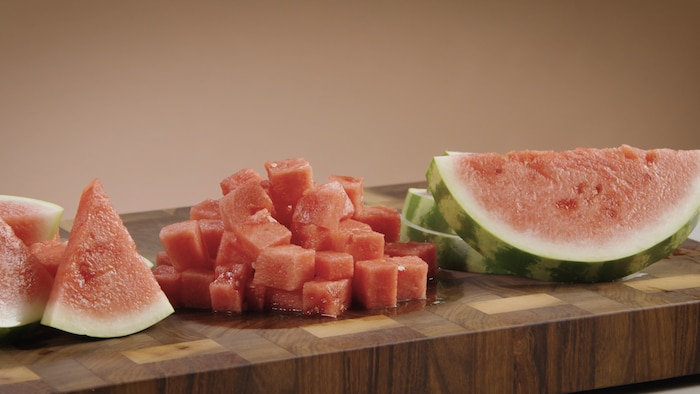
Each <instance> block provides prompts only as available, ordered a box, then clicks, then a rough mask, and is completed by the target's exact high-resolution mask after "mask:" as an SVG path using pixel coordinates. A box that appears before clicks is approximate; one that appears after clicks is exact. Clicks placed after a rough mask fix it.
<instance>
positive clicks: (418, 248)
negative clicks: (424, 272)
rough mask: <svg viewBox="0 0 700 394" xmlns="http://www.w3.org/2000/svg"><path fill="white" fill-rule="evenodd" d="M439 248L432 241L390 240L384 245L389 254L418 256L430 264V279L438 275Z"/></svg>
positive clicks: (385, 252) (385, 251)
mask: <svg viewBox="0 0 700 394" xmlns="http://www.w3.org/2000/svg"><path fill="white" fill-rule="evenodd" d="M436 253H437V248H436V246H435V244H434V243H432V242H414V241H408V242H390V243H387V244H386V245H384V254H386V255H387V256H418V257H420V258H421V259H422V260H423V261H425V262H426V263H427V264H428V279H434V278H435V277H437V272H438V266H437V255H436Z"/></svg>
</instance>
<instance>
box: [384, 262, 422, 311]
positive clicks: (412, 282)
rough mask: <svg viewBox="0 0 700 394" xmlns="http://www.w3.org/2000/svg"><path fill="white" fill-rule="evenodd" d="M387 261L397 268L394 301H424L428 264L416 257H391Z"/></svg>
mask: <svg viewBox="0 0 700 394" xmlns="http://www.w3.org/2000/svg"><path fill="white" fill-rule="evenodd" d="M386 260H387V261H389V262H391V263H394V264H396V265H397V267H398V275H397V283H396V300H397V301H407V300H424V299H426V294H427V288H428V283H427V281H426V279H425V278H426V277H427V276H428V264H427V263H426V262H425V261H423V259H421V258H420V257H418V256H412V255H406V256H392V257H387V259H386Z"/></svg>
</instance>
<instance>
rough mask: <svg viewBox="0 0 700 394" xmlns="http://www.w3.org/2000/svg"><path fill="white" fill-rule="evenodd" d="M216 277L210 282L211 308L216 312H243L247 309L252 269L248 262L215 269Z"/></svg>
mask: <svg viewBox="0 0 700 394" xmlns="http://www.w3.org/2000/svg"><path fill="white" fill-rule="evenodd" d="M215 274H216V279H214V281H213V282H211V283H210V284H209V296H210V297H211V309H212V310H213V311H215V312H234V313H241V312H243V311H244V310H245V292H246V290H247V288H248V284H249V280H250V276H251V270H250V267H249V266H248V265H246V264H234V265H231V266H228V267H224V266H218V267H217V268H216V269H215Z"/></svg>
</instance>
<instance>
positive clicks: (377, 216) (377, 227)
mask: <svg viewBox="0 0 700 394" xmlns="http://www.w3.org/2000/svg"><path fill="white" fill-rule="evenodd" d="M353 219H355V220H358V221H360V222H362V223H367V224H369V225H370V227H372V230H374V231H377V232H379V233H382V234H384V239H385V240H386V242H396V241H398V240H399V237H400V235H401V213H400V212H399V211H398V210H396V209H394V208H390V207H385V206H380V205H373V206H365V207H364V208H363V209H360V210H359V211H355V215H354V216H353Z"/></svg>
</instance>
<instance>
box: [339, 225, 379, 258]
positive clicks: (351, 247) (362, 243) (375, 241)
mask: <svg viewBox="0 0 700 394" xmlns="http://www.w3.org/2000/svg"><path fill="white" fill-rule="evenodd" d="M345 252H347V253H350V254H351V255H352V257H354V258H355V261H359V260H373V259H379V258H382V257H384V234H382V233H378V232H376V231H361V232H356V233H353V234H351V235H350V240H349V242H348V244H347V247H346V249H345Z"/></svg>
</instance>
